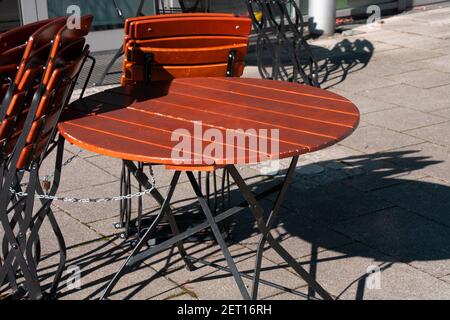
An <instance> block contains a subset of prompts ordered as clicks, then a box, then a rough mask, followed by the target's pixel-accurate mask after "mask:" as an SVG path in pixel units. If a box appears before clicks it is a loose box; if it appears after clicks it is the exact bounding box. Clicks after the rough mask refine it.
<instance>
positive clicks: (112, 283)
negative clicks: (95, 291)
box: [101, 171, 180, 300]
mask: <svg viewBox="0 0 450 320" xmlns="http://www.w3.org/2000/svg"><path fill="white" fill-rule="evenodd" d="M179 178H180V172H179V171H176V172H175V173H174V175H173V178H172V181H171V182H170V188H169V190H168V191H167V196H166V198H165V199H164V202H163V204H162V206H161V209H160V210H159V213H158V215H157V216H156V218H155V220H154V221H153V223H152V225H151V226H150V228H148V230H147V231H146V232H145V234H144V236H143V237H142V238H141V239H140V240H139V242H138V243H137V245H136V247H135V248H134V249H133V251H132V252H131V254H130V255H129V256H128V258H127V260H126V261H125V262H124V263H123V264H122V266H121V268H120V269H119V271H118V272H117V273H116V274H115V275H114V277H113V279H112V280H111V281H110V282H109V283H108V285H107V287H106V289H105V291H104V292H103V294H102V297H101V299H102V300H103V299H105V298H106V297H107V296H108V295H109V294H110V293H111V291H112V289H113V288H114V286H115V285H116V283H117V282H118V281H119V280H120V278H121V277H122V275H123V274H125V272H126V271H127V270H128V269H129V268H131V267H132V266H133V265H134V264H135V263H131V262H132V261H131V260H132V258H133V256H135V255H137V254H138V253H139V251H140V250H141V249H142V247H143V246H144V245H145V244H146V243H147V240H149V239H150V237H151V235H152V234H153V232H154V231H155V229H156V227H157V226H158V224H159V222H160V221H161V219H162V218H163V216H164V215H165V213H166V211H167V210H168V209H169V205H170V201H171V199H172V196H173V193H174V191H175V188H176V185H177V183H178V180H179Z"/></svg>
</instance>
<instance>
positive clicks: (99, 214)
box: [54, 181, 155, 223]
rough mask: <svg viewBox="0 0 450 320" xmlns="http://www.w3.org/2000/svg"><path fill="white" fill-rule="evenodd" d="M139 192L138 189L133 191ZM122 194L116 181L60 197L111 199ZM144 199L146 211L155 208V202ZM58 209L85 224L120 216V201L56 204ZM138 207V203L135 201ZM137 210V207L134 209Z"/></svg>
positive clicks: (64, 193)
mask: <svg viewBox="0 0 450 320" xmlns="http://www.w3.org/2000/svg"><path fill="white" fill-rule="evenodd" d="M132 192H133V193H135V192H137V190H136V189H133V190H132ZM119 194H120V190H119V182H118V181H114V182H111V183H107V184H104V185H100V186H92V187H85V188H83V189H79V190H75V191H69V192H62V193H60V194H59V195H60V196H62V197H68V198H105V197H106V198H110V197H115V196H118V195H119ZM143 199H144V209H145V210H147V209H150V208H154V207H155V205H154V203H155V202H154V200H153V199H150V197H149V196H146V197H144V198H143ZM54 204H55V206H57V207H58V208H61V209H63V210H64V211H66V212H68V213H69V214H70V215H71V216H72V217H74V218H75V219H77V220H79V221H81V222H83V223H91V222H94V221H99V220H104V219H108V218H112V217H117V216H118V215H119V212H120V211H119V210H120V203H119V201H109V202H99V203H93V202H90V203H79V202H75V203H72V202H61V201H58V202H57V203H54ZM134 205H135V206H136V205H137V204H136V201H134ZM134 208H136V207H134Z"/></svg>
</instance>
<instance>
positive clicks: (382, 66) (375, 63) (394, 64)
mask: <svg viewBox="0 0 450 320" xmlns="http://www.w3.org/2000/svg"><path fill="white" fill-rule="evenodd" d="M391 51H397V50H389V51H386V52H383V53H382V54H383V55H382V54H380V55H377V56H375V57H374V58H373V59H372V60H371V61H370V62H369V64H368V65H367V66H366V67H365V68H364V69H362V70H360V71H359V73H362V74H365V75H366V76H367V77H371V76H372V77H373V76H377V77H388V76H391V75H397V74H402V73H405V72H409V71H414V70H419V69H423V67H421V66H419V65H418V63H417V64H412V63H406V62H400V61H395V60H393V59H391V58H390V57H389V56H387V55H388V54H389V52H391Z"/></svg>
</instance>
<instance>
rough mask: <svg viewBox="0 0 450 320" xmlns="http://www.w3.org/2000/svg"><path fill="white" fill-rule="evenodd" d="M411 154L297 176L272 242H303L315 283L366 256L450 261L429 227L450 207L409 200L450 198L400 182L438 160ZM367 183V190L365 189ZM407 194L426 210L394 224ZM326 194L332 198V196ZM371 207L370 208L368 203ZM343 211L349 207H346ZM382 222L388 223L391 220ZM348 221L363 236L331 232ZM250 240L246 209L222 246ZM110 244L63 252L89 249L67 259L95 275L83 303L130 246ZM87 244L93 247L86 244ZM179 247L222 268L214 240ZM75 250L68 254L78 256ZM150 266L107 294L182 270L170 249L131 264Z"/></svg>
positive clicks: (240, 256) (383, 265)
mask: <svg viewBox="0 0 450 320" xmlns="http://www.w3.org/2000/svg"><path fill="white" fill-rule="evenodd" d="M417 152H418V151H416V150H407V151H395V152H384V153H375V154H369V155H361V156H351V157H345V158H341V159H336V160H330V161H324V162H319V163H316V164H315V165H318V166H321V167H323V168H332V169H326V170H325V171H324V172H322V173H318V174H316V175H315V176H305V175H303V174H301V172H300V173H297V174H296V178H295V181H294V186H292V187H291V188H290V191H289V193H288V195H287V198H286V199H287V200H289V199H291V200H293V199H294V200H295V201H293V202H292V201H291V202H290V203H289V202H288V203H287V204H286V205H285V206H284V207H283V209H282V212H280V215H279V217H278V220H277V222H276V224H277V225H278V226H281V227H282V228H281V230H282V231H281V232H279V230H278V229H279V228H278V229H277V230H276V231H274V232H273V235H274V237H276V238H277V240H279V241H283V240H285V239H287V238H289V237H293V238H297V239H301V240H302V241H303V242H305V243H308V244H309V246H310V252H309V254H308V255H306V256H302V258H301V259H300V261H301V262H300V263H301V264H302V266H303V267H304V268H305V269H307V270H308V271H309V272H310V273H311V275H312V276H313V277H315V278H320V276H321V275H320V274H319V272H320V271H319V269H318V267H319V265H320V264H322V263H328V262H331V261H335V262H336V261H339V260H345V259H348V258H351V257H365V258H369V259H372V260H373V261H374V263H375V262H376V264H377V265H378V267H379V268H380V270H381V271H383V270H386V269H389V268H390V267H392V266H393V265H395V264H396V263H399V262H402V263H410V262H416V261H419V262H420V261H439V260H445V259H449V258H450V237H448V236H447V237H444V236H437V235H435V234H434V232H435V231H434V230H435V229H434V227H433V226H437V225H438V224H440V225H444V226H446V227H450V215H449V214H448V212H449V210H450V203H441V204H440V205H434V203H428V202H430V199H428V198H427V197H423V198H420V197H416V196H415V195H416V194H417V193H418V192H419V193H421V194H424V195H430V196H431V197H432V199H437V198H439V199H449V198H450V187H448V186H444V185H440V184H437V183H431V182H425V181H415V180H407V179H403V177H404V176H406V175H407V174H409V173H414V172H415V171H418V170H421V169H424V168H426V167H428V166H432V165H436V164H438V163H439V161H435V160H432V159H430V158H427V157H425V156H420V155H416V153H417ZM335 168H337V169H335ZM327 170H336V171H339V174H337V175H336V174H334V173H333V174H334V176H333V177H334V180H333V181H328V180H327V179H322V180H323V181H325V183H321V181H322V180H321V179H316V180H317V181H319V182H316V184H312V185H311V184H310V185H307V184H306V185H307V187H305V188H302V185H303V184H304V183H303V182H304V181H307V180H314V178H317V176H320V175H323V176H327V175H330V174H331V172H329V171H328V172H327ZM283 173H284V172H280V173H279V174H277V175H276V176H271V177H267V176H260V177H258V176H257V175H253V176H252V175H249V176H246V177H244V178H245V179H246V180H247V181H248V182H249V183H251V181H252V180H253V179H255V178H263V179H264V180H263V181H262V182H259V183H257V186H258V190H264V189H266V188H268V187H270V186H272V185H273V184H275V183H278V182H280V181H281V179H282V176H283ZM366 184H367V185H368V186H367V188H368V191H359V192H356V190H358V189H357V187H358V186H363V187H365V186H366ZM371 185H372V187H370V186H371ZM250 186H251V187H253V186H256V184H250ZM392 186H401V187H402V188H403V189H402V191H401V193H400V194H398V193H392V197H393V199H392V201H391V199H390V198H389V193H387V200H388V201H389V202H392V204H390V205H388V206H386V207H385V208H382V209H379V208H375V209H374V210H373V211H370V210H369V211H368V212H360V213H358V212H356V213H353V214H352V215H351V216H345V213H346V212H345V210H346V209H343V210H341V209H340V207H341V206H342V207H344V208H345V206H346V205H347V206H348V202H351V201H353V200H349V199H354V201H355V202H357V201H358V198H359V195H363V194H370V193H371V191H372V190H383V188H387V187H392ZM408 194H411V196H412V197H414V198H416V199H415V200H414V201H416V202H415V203H412V204H411V206H414V207H415V206H418V207H430V208H433V210H419V211H418V212H417V213H416V212H412V213H410V212H408V213H407V215H406V219H407V222H408V223H407V224H402V223H400V222H401V221H402V220H396V216H395V212H391V210H396V208H397V206H396V205H395V204H393V203H395V202H396V201H397V200H398V199H399V198H401V197H402V196H404V195H408ZM333 195H337V196H336V197H333ZM355 195H356V197H355ZM230 196H231V198H232V201H233V203H238V202H240V201H241V200H242V199H241V195H240V193H239V192H238V191H237V190H236V189H235V188H234V189H233V188H232V191H231V194H230ZM352 197H353V198H352ZM385 198H386V196H385ZM321 199H324V200H321ZM376 199H378V198H374V200H376ZM414 201H413V202H414ZM267 203H268V202H267ZM267 203H266V202H264V206H265V207H266V209H270V208H269V207H268V206H266V204H267ZM369 204H371V203H369ZM371 205H373V203H372V204H371ZM356 206H357V204H356ZM175 207H176V204H175ZM330 207H331V208H330ZM348 208H351V206H350V207H348ZM186 210H189V211H191V212H194V213H195V212H198V207H197V205H181V206H179V207H176V209H175V211H174V213H175V214H180V213H181V212H186ZM333 210H335V211H337V212H338V213H341V212H342V213H343V217H342V219H340V218H339V217H338V218H336V214H335V213H334V212H333ZM349 210H350V209H349ZM405 211H406V210H405ZM267 213H268V210H266V214H267ZM380 214H383V215H384V216H386V219H388V220H386V221H384V220H381V221H382V222H383V221H384V223H380V220H379V218H377V217H378V216H379V215H380ZM402 214H403V213H402ZM405 214H406V213H405ZM300 218H302V219H303V220H306V221H308V220H309V221H313V223H314V225H316V226H318V227H319V228H320V229H322V231H321V232H317V229H314V228H313V229H311V228H310V226H308V225H306V224H301V223H293V222H296V221H302V219H300ZM389 219H393V220H392V221H391V220H389ZM356 220H357V221H356ZM352 221H353V223H356V225H357V226H358V229H359V230H360V231H361V232H362V234H363V236H362V237H361V236H360V234H358V233H355V234H351V235H348V234H345V232H344V231H340V229H339V228H337V226H339V225H342V224H343V225H345V224H349V225H350V226H352V225H353V224H352ZM355 221H356V222H355ZM424 221H426V222H427V223H428V224H427V225H426V226H424ZM389 222H391V223H389ZM430 226H431V227H430ZM337 230H338V231H339V232H341V233H342V232H344V233H343V236H344V237H348V238H349V242H346V243H342V242H341V241H340V240H336V237H334V236H332V235H331V233H332V232H336V231H337ZM364 234H365V236H364ZM255 235H257V232H256V227H255V224H254V223H253V220H252V216H251V213H250V211H249V210H246V211H244V212H242V213H241V214H239V215H237V216H235V217H234V218H233V223H232V228H231V237H230V239H228V243H229V245H233V244H242V243H243V242H245V241H246V240H247V239H250V238H252V237H255ZM341 235H342V234H341ZM256 239H259V237H256ZM374 239H375V240H374ZM376 239H381V240H376ZM393 239H395V241H393ZM116 240H117V237H116V236H115V235H111V236H110V237H107V238H104V239H100V240H99V239H96V240H93V241H88V242H84V243H80V244H78V245H76V246H73V247H69V248H68V250H69V252H70V251H71V250H75V249H77V250H80V249H82V248H83V247H89V249H87V250H85V251H86V252H84V253H83V254H78V255H75V256H74V257H73V258H71V259H70V260H69V261H68V265H76V266H78V267H80V268H81V270H82V277H83V278H86V277H87V276H88V275H91V276H92V275H94V274H95V275H97V274H100V276H98V277H96V278H95V280H92V281H90V282H87V283H85V282H83V287H82V290H86V289H88V288H92V290H93V292H90V293H89V294H88V295H87V296H86V297H85V298H86V299H92V298H97V297H99V295H100V294H101V292H102V291H103V289H104V288H105V286H106V284H107V283H108V281H109V280H111V278H112V274H107V275H103V274H104V273H103V274H102V272H101V269H102V268H107V267H108V266H109V265H111V264H112V263H117V261H124V259H125V258H126V256H127V254H128V253H129V251H130V249H131V247H130V244H129V243H128V242H123V243H121V244H119V245H118V242H117V241H116ZM355 241H356V242H359V243H362V244H363V246H352V245H349V243H354V242H355ZM256 242H257V241H256ZM256 242H252V243H250V244H244V245H245V246H246V247H247V248H248V249H249V250H248V251H245V252H239V251H238V252H237V253H236V252H232V255H233V257H234V259H237V260H245V259H251V258H253V257H254V255H255V248H256V246H255V244H256ZM366 242H369V244H370V246H369V247H370V248H372V249H370V250H367V248H366V247H365V244H366ZM94 244H98V245H97V246H94V247H92V246H93V245H94ZM186 247H187V250H188V252H189V254H190V255H192V256H195V257H199V258H202V259H207V260H208V261H211V262H212V263H215V264H219V265H224V263H225V259H224V258H223V257H222V256H221V255H219V253H220V249H219V248H218V247H217V246H216V245H215V244H214V243H213V242H207V243H206V244H199V243H193V242H188V243H186ZM77 250H75V251H76V252H78V251H77ZM326 250H332V251H333V252H337V253H338V255H336V256H333V257H323V256H322V255H321V253H322V252H325V251H326ZM291 254H293V255H294V256H296V253H295V252H291ZM55 255H57V253H56V252H54V253H51V254H49V255H47V256H45V257H44V258H43V262H44V265H45V261H46V259H51V258H52V257H53V256H55ZM161 264H163V267H162V268H161V267H160V265H161ZM149 265H150V266H151V267H154V268H156V267H157V265H159V267H158V270H157V272H156V273H154V274H153V275H152V276H151V277H149V278H146V279H145V280H144V281H141V282H139V283H135V284H132V285H127V286H125V287H121V288H120V289H116V290H115V291H113V294H117V293H122V292H126V296H125V299H132V298H133V297H135V296H136V295H137V294H138V293H139V292H141V291H142V290H144V288H145V287H146V286H147V285H149V284H151V282H152V281H154V280H155V279H157V278H158V277H169V278H170V276H171V274H173V273H174V272H179V271H180V270H181V269H184V265H183V263H182V260H181V258H180V256H179V255H178V254H177V250H176V249H173V248H172V250H170V251H169V252H168V254H167V256H165V255H164V256H163V257H161V256H160V255H159V256H158V257H157V259H156V260H155V259H149V260H148V261H146V262H145V265H142V264H141V265H139V266H137V268H136V269H137V270H141V269H143V268H148V266H149ZM286 267H287V265H285V264H284V263H282V264H274V265H273V266H270V267H263V269H262V271H263V274H264V272H265V271H270V270H279V269H284V268H286ZM55 268H56V265H54V264H50V265H47V266H46V267H43V268H41V269H40V271H39V273H40V276H41V278H42V281H43V282H45V280H46V279H50V278H51V277H52V276H53V274H54V270H55ZM199 268H204V266H200V265H199ZM240 271H241V272H242V273H244V274H248V275H252V273H253V269H249V270H240ZM226 277H231V276H230V275H228V274H225V273H208V274H206V275H205V276H202V277H200V278H197V279H193V280H189V281H188V280H186V281H187V282H188V283H195V282H200V281H208V280H212V279H217V278H226ZM368 277H369V274H367V273H363V274H361V275H359V276H356V277H355V278H354V279H353V280H352V281H350V282H349V283H348V285H347V286H346V288H344V289H343V290H342V291H341V292H339V293H337V294H336V296H337V297H338V298H339V297H341V296H342V295H344V294H345V293H346V292H347V291H349V290H350V288H352V287H354V286H355V285H356V293H354V295H355V299H357V300H359V299H363V298H364V294H365V288H366V281H367V278H368ZM67 281H68V275H65V276H64V278H63V279H62V281H61V285H60V288H59V289H60V290H59V292H60V296H59V298H63V297H65V296H70V294H73V293H74V290H75V289H74V290H68V291H65V292H62V289H63V288H64V286H65V285H66V282H67ZM319 281H320V280H319ZM325 287H326V285H325ZM176 288H177V285H175V284H174V287H173V288H170V289H169V290H175V289H176ZM282 289H283V290H284V291H286V292H290V293H292V294H296V295H298V296H299V298H306V299H312V300H315V299H318V297H316V294H315V293H314V291H312V290H311V289H310V290H309V292H308V293H307V294H305V293H304V292H303V290H298V289H297V290H293V289H292V288H285V287H282ZM161 294H163V293H158V294H157V295H154V296H152V297H149V298H154V299H158V296H160V295H161ZM352 294H353V293H352Z"/></svg>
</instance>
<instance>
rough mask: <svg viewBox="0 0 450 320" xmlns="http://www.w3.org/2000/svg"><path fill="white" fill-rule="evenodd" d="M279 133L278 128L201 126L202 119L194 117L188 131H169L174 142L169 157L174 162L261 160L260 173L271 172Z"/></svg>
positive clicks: (209, 162)
mask: <svg viewBox="0 0 450 320" xmlns="http://www.w3.org/2000/svg"><path fill="white" fill-rule="evenodd" d="M279 136H280V132H279V130H278V129H270V130H269V129H246V130H244V129H222V130H220V129H218V128H216V127H209V128H207V129H206V130H205V128H204V126H203V123H202V121H195V122H194V123H193V128H192V130H191V131H190V130H188V129H186V128H180V129H176V130H174V131H173V132H172V135H171V140H172V142H176V145H175V146H174V147H173V148H172V152H171V158H172V162H173V164H174V165H214V164H217V163H218V162H219V164H256V163H263V164H265V165H263V166H261V168H260V170H261V171H262V173H265V172H267V171H270V172H274V171H278V170H279V161H278V160H279V153H280V144H279V138H280V137H279ZM224 160H225V162H226V163H222V162H224Z"/></svg>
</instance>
